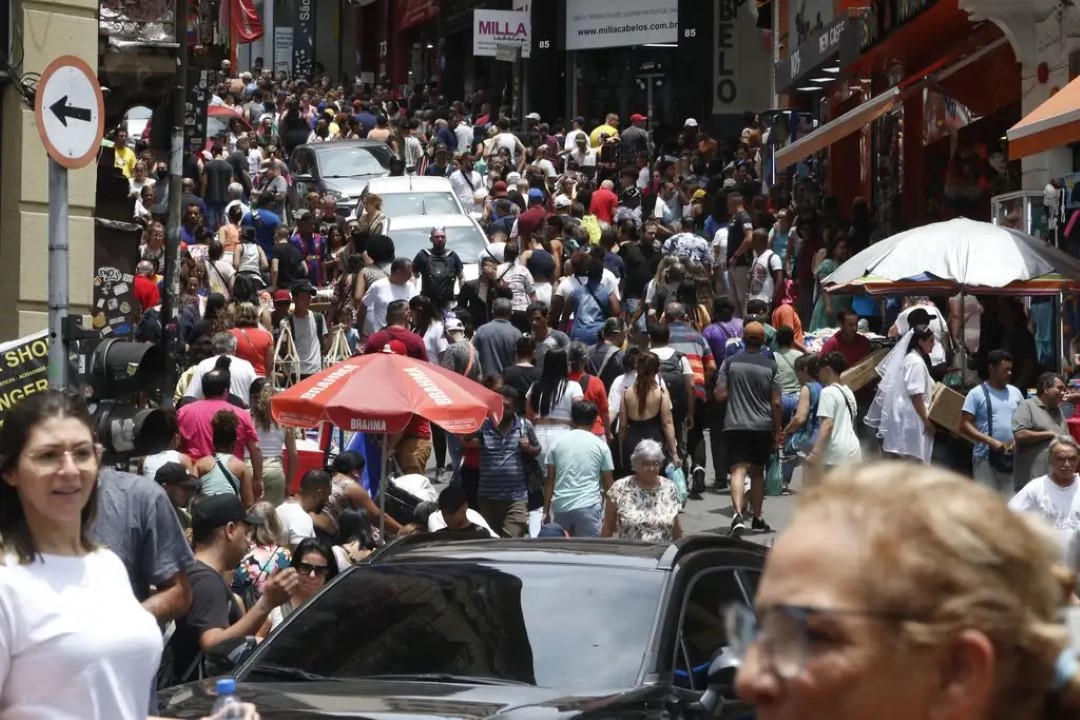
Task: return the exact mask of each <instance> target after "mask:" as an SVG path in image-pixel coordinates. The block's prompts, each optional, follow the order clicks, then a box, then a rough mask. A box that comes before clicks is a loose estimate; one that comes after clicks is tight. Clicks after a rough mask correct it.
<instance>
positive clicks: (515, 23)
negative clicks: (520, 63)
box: [473, 10, 532, 58]
mask: <svg viewBox="0 0 1080 720" xmlns="http://www.w3.org/2000/svg"><path fill="white" fill-rule="evenodd" d="M498 45H520V46H521V57H523V58H527V57H529V55H530V54H531V51H532V23H531V22H529V13H528V12H516V11H513V10H474V11H473V55H479V56H482V57H495V49H496V47H497V46H498Z"/></svg>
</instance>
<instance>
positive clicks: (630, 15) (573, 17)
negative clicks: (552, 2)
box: [566, 0, 700, 50]
mask: <svg viewBox="0 0 1080 720" xmlns="http://www.w3.org/2000/svg"><path fill="white" fill-rule="evenodd" d="M699 1H700V0H699ZM678 31H679V3H678V0H574V1H573V2H568V3H567V7H566V49H567V50H592V49H595V48H609V47H625V46H627V45H643V44H645V43H675V42H678V40H679V35H678Z"/></svg>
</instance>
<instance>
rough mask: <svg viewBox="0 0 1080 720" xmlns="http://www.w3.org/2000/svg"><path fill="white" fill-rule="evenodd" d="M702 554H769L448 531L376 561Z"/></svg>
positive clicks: (706, 538)
mask: <svg viewBox="0 0 1080 720" xmlns="http://www.w3.org/2000/svg"><path fill="white" fill-rule="evenodd" d="M701 550H716V551H727V552H730V553H731V554H732V555H743V556H745V555H746V554H747V553H749V554H751V555H757V556H760V557H764V556H765V554H766V553H767V552H768V551H767V549H766V548H765V547H763V546H761V545H757V544H755V543H750V542H746V541H745V540H738V539H736V538H730V537H727V536H721V535H711V534H704V535H693V536H690V537H687V538H684V539H682V540H679V541H677V542H674V543H647V542H637V541H633V540H616V539H612V538H605V539H600V538H517V539H507V538H487V539H471V538H470V539H457V538H455V536H454V535H453V533H447V532H446V531H442V532H439V533H420V534H417V535H407V536H405V537H403V538H400V539H398V540H396V541H394V542H392V543H390V544H389V545H387V546H385V547H384V548H382V549H381V550H379V551H377V552H376V553H375V554H374V555H372V556H371V559H370V562H371V563H372V564H378V565H384V564H389V563H414V562H415V563H420V562H432V561H435V562H453V561H459V562H461V561H476V560H487V561H493V562H505V563H523V562H541V563H551V564H561V565H596V566H600V565H603V566H620V567H626V568H638V569H660V570H665V569H670V568H671V567H673V566H674V565H675V563H676V562H677V561H678V560H679V558H680V557H683V556H685V555H686V554H688V553H691V552H697V551H701Z"/></svg>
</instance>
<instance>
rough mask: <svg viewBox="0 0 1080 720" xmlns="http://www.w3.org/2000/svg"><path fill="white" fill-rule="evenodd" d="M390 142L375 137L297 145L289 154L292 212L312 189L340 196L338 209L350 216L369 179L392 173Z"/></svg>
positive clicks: (344, 215) (297, 208) (300, 206)
mask: <svg viewBox="0 0 1080 720" xmlns="http://www.w3.org/2000/svg"><path fill="white" fill-rule="evenodd" d="M393 157H394V153H393V152H391V150H390V146H389V145H387V144H386V143H381V142H376V141H375V140H330V141H327V142H320V143H309V144H307V145H299V146H297V147H296V148H295V149H294V150H293V152H292V155H290V156H289V174H290V175H291V176H292V186H291V187H290V188H289V211H290V213H293V212H296V211H297V210H299V209H301V208H303V207H306V206H305V204H304V197H305V196H306V195H307V194H308V193H309V192H317V193H319V195H326V194H330V195H333V196H335V197H336V198H337V213H338V215H341V216H342V217H348V216H349V214H350V213H352V211H353V210H355V209H356V204H357V202H358V201H359V199H360V194H361V193H362V192H363V191H364V188H365V187H367V184H368V181H369V180H371V179H372V178H376V177H384V176H386V175H389V174H390V160H391V159H392V158H393Z"/></svg>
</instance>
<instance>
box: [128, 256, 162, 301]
mask: <svg viewBox="0 0 1080 720" xmlns="http://www.w3.org/2000/svg"><path fill="white" fill-rule="evenodd" d="M131 292H132V294H133V295H134V296H135V299H136V300H138V301H139V305H141V306H142V307H141V309H142V311H143V312H146V311H147V310H153V309H154V308H156V307H157V306H158V305H160V304H161V291H160V290H158V286H157V282H156V281H155V280H154V263H152V262H150V261H149V260H140V261H139V264H138V265H136V266H135V280H134V281H133V282H132V283H131Z"/></svg>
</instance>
